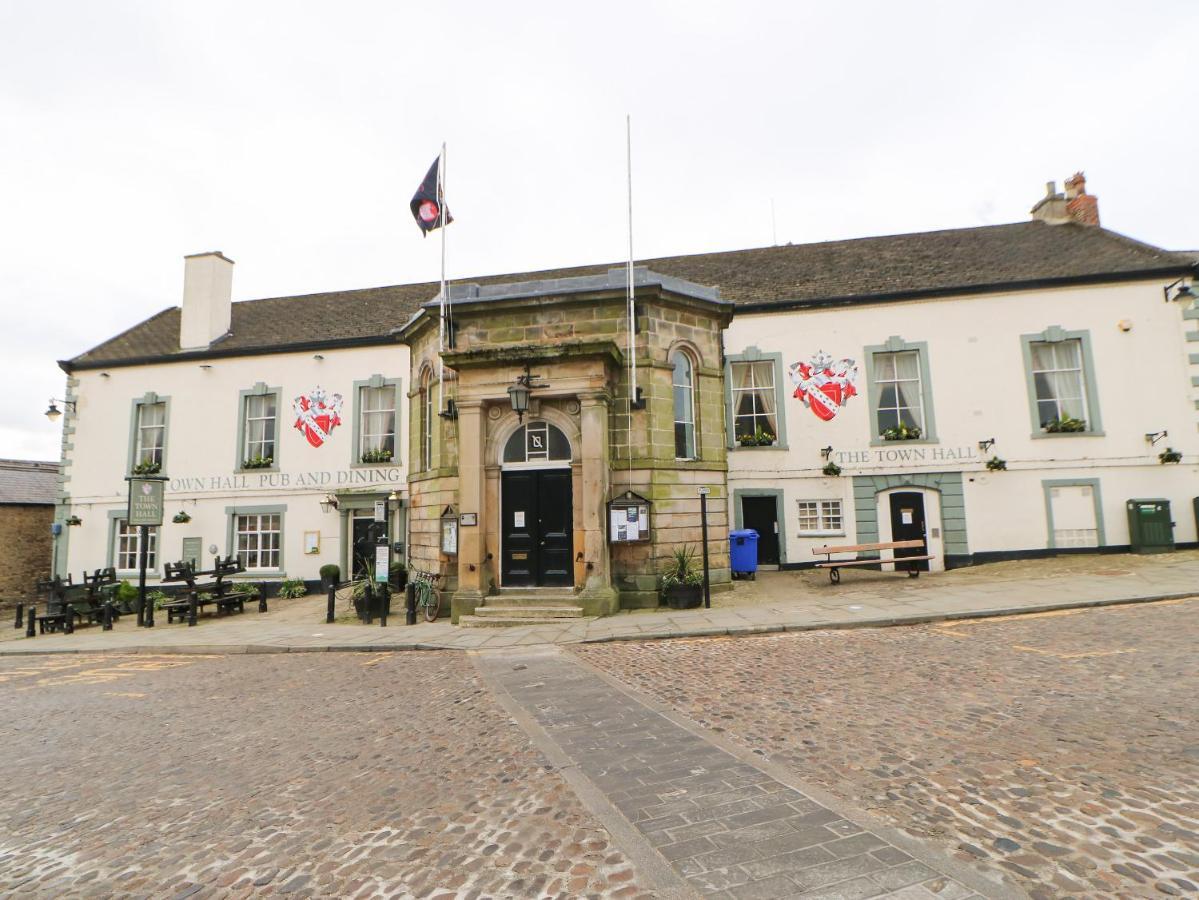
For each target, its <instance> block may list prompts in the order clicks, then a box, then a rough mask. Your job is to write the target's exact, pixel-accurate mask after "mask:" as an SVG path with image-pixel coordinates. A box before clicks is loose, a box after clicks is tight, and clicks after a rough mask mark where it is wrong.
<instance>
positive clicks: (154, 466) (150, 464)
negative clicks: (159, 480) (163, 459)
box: [129, 459, 162, 475]
mask: <svg viewBox="0 0 1199 900" xmlns="http://www.w3.org/2000/svg"><path fill="white" fill-rule="evenodd" d="M161 471H162V463H158V462H155V461H154V460H152V459H143V460H142V461H141V462H139V463H138V464H137V465H136V466H134V467H133V469H132V470H130V473H129V474H131V475H157V474H158V473H159V472H161Z"/></svg>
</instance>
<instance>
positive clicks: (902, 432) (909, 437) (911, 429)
mask: <svg viewBox="0 0 1199 900" xmlns="http://www.w3.org/2000/svg"><path fill="white" fill-rule="evenodd" d="M919 439H920V429H919V428H917V427H916V426H915V425H908V424H907V423H906V422H900V423H899V424H898V425H894V426H892V427H891V428H884V429H883V440H884V441H916V440H919Z"/></svg>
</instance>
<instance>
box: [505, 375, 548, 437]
mask: <svg viewBox="0 0 1199 900" xmlns="http://www.w3.org/2000/svg"><path fill="white" fill-rule="evenodd" d="M539 377H540V376H538V375H533V374H532V373H531V372H530V371H529V365H528V363H526V364H525V372H524V374H523V375H517V376H516V384H512V385H509V386H508V400H509V401H510V402H511V403H512V411H513V412H514V413H516V421H518V422H523V421H524V419H525V413H527V412H528V411H529V396H530V395H531V394H532V393H533V388H534V387H539V388H543V387H549V385H547V384H538V385H534V384H533V379H534V378H539Z"/></svg>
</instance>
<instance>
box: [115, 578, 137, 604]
mask: <svg viewBox="0 0 1199 900" xmlns="http://www.w3.org/2000/svg"><path fill="white" fill-rule="evenodd" d="M117 600H119V601H120V602H121V603H136V602H137V588H135V587H134V586H133V585H131V584H130V583H129V582H128V581H122V582H121V583H120V584H118V585H117Z"/></svg>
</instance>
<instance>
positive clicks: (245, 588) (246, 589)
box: [229, 581, 303, 594]
mask: <svg viewBox="0 0 1199 900" xmlns="http://www.w3.org/2000/svg"><path fill="white" fill-rule="evenodd" d="M301 583H303V582H301ZM256 590H257V588H256V587H255V586H254V583H253V582H252V581H235V582H233V584H231V585H229V593H230V594H252V593H254V591H256Z"/></svg>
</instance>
